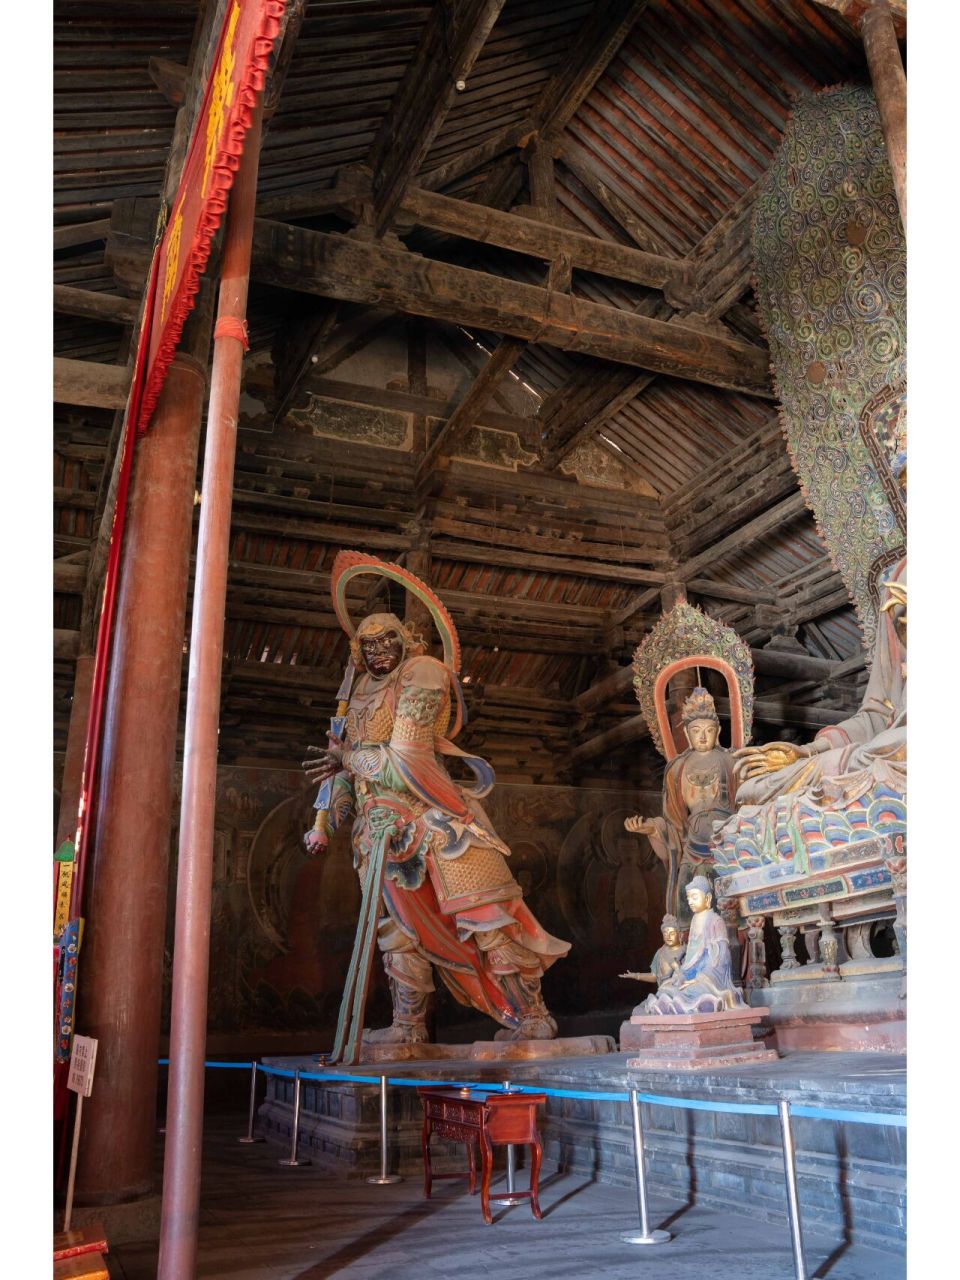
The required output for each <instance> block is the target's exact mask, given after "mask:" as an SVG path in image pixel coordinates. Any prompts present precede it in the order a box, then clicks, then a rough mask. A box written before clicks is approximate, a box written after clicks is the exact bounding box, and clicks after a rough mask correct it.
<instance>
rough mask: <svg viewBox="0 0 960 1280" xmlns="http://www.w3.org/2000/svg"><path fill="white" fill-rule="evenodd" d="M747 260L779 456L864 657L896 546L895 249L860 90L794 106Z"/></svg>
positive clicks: (901, 341)
mask: <svg viewBox="0 0 960 1280" xmlns="http://www.w3.org/2000/svg"><path fill="white" fill-rule="evenodd" d="M753 248H754V256H755V261H756V270H757V281H756V287H757V299H758V302H759V305H760V313H761V317H762V319H763V323H764V326H765V328H766V331H767V337H768V340H769V343H770V355H771V365H772V369H773V376H774V381H775V385H776V389H777V394H778V396H779V399H780V405H781V417H782V421H783V427H784V432H785V434H786V437H787V444H788V447H789V449H790V455H791V458H792V460H793V464H794V467H795V468H796V471H797V474H798V475H799V477H800V482H801V485H802V487H803V491H804V494H805V495H806V498H807V501H808V503H809V504H810V507H811V508H812V510H813V514H814V517H815V519H816V522H817V526H818V528H819V530H820V533H821V534H822V536H823V539H824V541H825V542H826V544H827V547H828V548H829V551H830V554H831V556H832V557H833V560H834V562H835V564H836V566H837V569H838V571H839V572H840V574H841V576H842V578H843V581H844V584H845V585H846V587H847V590H848V591H849V592H850V595H851V598H852V599H853V601H854V604H855V605H856V608H857V612H858V615H859V618H860V623H861V626H862V627H863V631H864V648H865V649H866V650H867V651H868V652H869V651H870V650H871V649H872V648H873V644H874V638H875V634H876V626H877V615H878V609H879V603H880V582H881V581H882V577H883V574H884V572H885V571H886V570H887V569H888V568H889V567H890V566H891V565H892V564H894V563H895V562H896V561H898V560H899V559H900V558H901V557H902V556H903V554H904V546H905V538H906V509H905V501H904V494H903V490H902V488H901V484H900V481H901V478H904V479H905V468H906V244H905V240H904V235H903V227H902V224H901V222H900V214H899V209H898V206H897V200H896V195H895V193H894V188H893V179H892V176H891V172H890V166H889V164H888V162H887V156H886V150H885V148H884V142H883V134H882V131H881V127H880V116H879V113H878V111H877V106H876V101H875V99H874V96H873V93H872V92H871V90H869V89H867V88H863V87H860V86H847V87H840V88H836V89H829V90H826V91H825V92H823V93H820V94H817V95H816V96H813V97H807V98H802V99H800V100H798V102H797V104H796V106H795V108H794V111H793V114H792V116H791V118H790V122H789V124H788V126H787V130H786V133H785V135H784V139H783V143H782V144H781V147H780V149H779V151H778V152H777V156H776V158H775V160H774V163H773V165H772V166H771V169H770V173H769V175H768V179H767V182H766V183H765V186H764V189H763V191H762V192H761V194H760V196H759V198H758V200H757V205H756V212H755V215H754V226H753Z"/></svg>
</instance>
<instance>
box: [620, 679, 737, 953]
mask: <svg viewBox="0 0 960 1280" xmlns="http://www.w3.org/2000/svg"><path fill="white" fill-rule="evenodd" d="M682 721H683V727H684V730H685V732H686V735H687V741H688V742H689V743H690V746H689V747H688V748H687V750H686V751H683V752H681V753H680V755H678V756H674V758H673V759H672V760H671V761H670V763H669V764H668V765H667V767H666V769H665V771H664V775H663V817H660V818H644V817H642V816H641V815H640V814H637V816H636V817H634V818H627V820H626V822H625V823H624V824H623V825H624V826H625V827H626V829H627V830H628V831H632V832H635V833H636V834H637V835H645V836H646V837H647V838H648V839H649V841H650V843H651V845H652V846H653V850H654V853H656V855H657V857H658V858H659V859H660V861H661V862H662V863H663V864H664V866H665V867H666V869H667V898H666V907H667V911H668V912H670V913H671V914H673V915H675V916H677V918H678V920H679V923H680V927H681V929H685V928H686V927H687V925H688V924H689V923H690V918H691V917H690V909H689V907H688V904H687V898H686V894H685V892H684V890H685V889H686V886H687V884H688V883H689V881H690V880H691V878H692V877H693V876H696V875H698V874H701V873H704V872H706V871H708V870H709V869H710V868H711V867H712V855H711V848H710V846H711V841H712V839H713V828H714V824H715V823H717V822H723V821H724V820H725V819H727V818H729V816H730V814H731V813H732V812H733V797H734V792H735V790H736V783H735V780H734V773H733V753H732V752H731V751H729V750H728V749H727V748H726V747H721V746H720V745H719V743H718V738H719V736H720V721H719V719H718V717H717V712H716V707H715V705H714V701H713V698H712V697H711V696H710V694H709V693H708V692H707V690H706V689H702V688H697V689H694V691H693V692H692V693H691V694H690V696H689V698H687V700H686V701H685V702H684V704H683V713H682Z"/></svg>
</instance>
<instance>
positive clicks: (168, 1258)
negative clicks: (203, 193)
mask: <svg viewBox="0 0 960 1280" xmlns="http://www.w3.org/2000/svg"><path fill="white" fill-rule="evenodd" d="M262 103H263V95H262V91H261V92H260V93H258V96H257V105H256V107H255V109H254V112H253V119H252V122H251V125H250V130H249V133H248V134H247V138H246V142H245V145H244V149H243V154H242V156H241V157H240V165H239V168H238V170H237V175H236V179H235V181H234V184H233V187H232V189H231V192H230V204H229V209H228V212H227V225H226V233H225V237H224V246H223V258H222V263H221V273H220V297H219V306H218V314H217V323H216V326H215V328H214V344H213V366H212V369H211V377H210V404H209V408H208V412H207V441H206V449H205V454H204V464H203V494H202V500H201V505H200V530H199V534H198V539H197V572H196V585H195V587H194V600H193V617H192V620H191V630H190V672H189V682H188V688H187V711H186V727H185V736H184V752H183V799H182V803H181V809H180V850H179V860H178V871H177V907H176V926H175V934H174V956H173V990H172V993H171V1019H170V1075H169V1082H170V1083H169V1100H168V1105H167V1149H166V1159H165V1161H164V1168H163V1199H162V1204H161V1217H160V1258H159V1264H158V1268H157V1280H184V1277H186V1276H192V1275H193V1274H194V1273H195V1271H196V1262H197V1228H198V1219H199V1207H200V1152H201V1144H202V1138H203V1074H204V1069H203V1060H204V1049H205V1046H206V1022H207V983H208V977H209V965H210V911H211V903H212V891H213V833H214V807H215V801H216V779H217V739H218V734H219V718H220V677H221V669H222V665H223V623H224V610H225V603H226V589H227V561H228V557H229V545H230V513H231V506H232V500H233V471H234V461H235V454H236V442H237V411H238V405H239V400H240V380H241V376H242V372H243V353H244V340H243V338H242V337H241V336H240V335H241V334H242V333H243V325H244V317H245V315H246V307H247V290H248V286H249V282H250V253H251V245H252V239H253V216H254V205H255V201H256V193H257V173H258V168H259V161H260V137H261V125H262V118H263V105H262Z"/></svg>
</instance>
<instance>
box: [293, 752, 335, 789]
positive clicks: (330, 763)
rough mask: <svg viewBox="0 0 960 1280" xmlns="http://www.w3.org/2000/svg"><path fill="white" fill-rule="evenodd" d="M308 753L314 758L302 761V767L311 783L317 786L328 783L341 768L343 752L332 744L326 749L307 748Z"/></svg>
mask: <svg viewBox="0 0 960 1280" xmlns="http://www.w3.org/2000/svg"><path fill="white" fill-rule="evenodd" d="M307 752H308V754H310V755H312V756H313V759H312V760H303V761H301V764H300V767H301V768H302V769H303V771H304V773H305V774H306V775H307V777H308V778H309V779H310V781H311V782H315V783H317V784H319V783H321V782H326V780H327V778H332V777H333V775H334V774H335V773H336V772H337V770H338V769H339V768H340V761H341V759H342V758H343V751H342V749H341V748H340V747H339V746H335V745H334V744H333V743H332V742H331V743H328V744H327V746H325V747H307Z"/></svg>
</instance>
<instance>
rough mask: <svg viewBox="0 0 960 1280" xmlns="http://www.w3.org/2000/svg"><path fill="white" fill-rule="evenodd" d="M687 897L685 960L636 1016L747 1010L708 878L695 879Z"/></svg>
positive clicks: (687, 889) (687, 890) (689, 886)
mask: <svg viewBox="0 0 960 1280" xmlns="http://www.w3.org/2000/svg"><path fill="white" fill-rule="evenodd" d="M686 897H687V903H688V905H689V908H690V913H691V921H690V936H689V937H688V939H687V949H686V951H685V952H684V956H683V960H682V961H681V962H680V965H679V967H678V968H676V969H675V970H674V972H673V973H672V974H671V976H670V977H668V978H667V979H666V980H665V981H664V982H662V983H661V984H660V987H659V989H658V991H657V993H656V995H651V996H647V998H646V1000H644V1002H643V1004H641V1005H640V1007H639V1008H638V1009H636V1010H635V1011H634V1012H635V1013H638V1014H650V1013H664V1014H676V1013H720V1012H721V1011H722V1010H724V1009H739V1008H743V1007H744V1003H745V1002H744V999H743V996H742V995H741V994H740V992H739V991H738V990H737V989H736V987H735V986H734V985H733V972H732V968H731V964H730V944H729V943H728V941H727V927H726V925H725V924H724V923H723V920H722V919H721V918H720V916H719V915H718V914H717V912H716V911H714V910H712V906H713V890H712V887H711V884H710V881H709V880H708V879H707V877H706V876H694V877H693V879H692V880H691V881H690V882H689V883H688V885H687V887H686Z"/></svg>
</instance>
